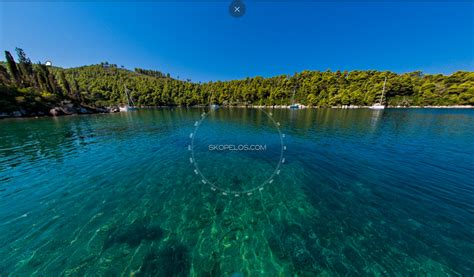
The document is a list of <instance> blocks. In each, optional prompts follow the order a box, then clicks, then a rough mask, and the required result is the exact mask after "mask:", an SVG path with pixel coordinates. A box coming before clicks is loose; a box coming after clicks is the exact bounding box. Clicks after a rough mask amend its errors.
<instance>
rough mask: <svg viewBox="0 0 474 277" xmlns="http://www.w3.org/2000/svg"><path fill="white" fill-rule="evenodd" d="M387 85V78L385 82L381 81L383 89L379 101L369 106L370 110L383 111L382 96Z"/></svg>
mask: <svg viewBox="0 0 474 277" xmlns="http://www.w3.org/2000/svg"><path fill="white" fill-rule="evenodd" d="M386 84H387V77H385V80H384V81H383V89H382V95H381V96H380V101H379V102H378V103H375V104H373V105H372V106H370V109H372V110H383V109H385V105H384V104H383V95H384V93H385V85H386Z"/></svg>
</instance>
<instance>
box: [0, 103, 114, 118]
mask: <svg viewBox="0 0 474 277" xmlns="http://www.w3.org/2000/svg"><path fill="white" fill-rule="evenodd" d="M119 111H120V110H119V107H118V106H111V107H89V106H85V105H79V104H74V103H71V102H69V101H63V102H61V103H60V104H59V105H57V106H55V107H53V108H51V109H49V110H43V111H29V110H27V109H24V108H19V109H18V110H15V111H11V112H2V111H0V119H2V118H23V117H44V116H63V115H80V114H97V113H114V112H119Z"/></svg>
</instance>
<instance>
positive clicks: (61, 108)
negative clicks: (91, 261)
mask: <svg viewBox="0 0 474 277" xmlns="http://www.w3.org/2000/svg"><path fill="white" fill-rule="evenodd" d="M180 107H181V106H141V107H139V108H142V109H160V108H180ZM204 107H207V106H204V105H196V106H192V107H191V108H204ZM222 107H224V108H257V109H288V108H290V106H288V105H273V106H261V105H236V106H228V105H227V106H222ZM181 108H183V107H181ZM368 108H370V106H352V105H342V106H331V107H316V106H304V105H300V109H368ZM387 108H390V109H472V108H474V106H473V105H453V106H387ZM116 112H120V109H119V106H110V107H89V106H85V105H78V104H73V103H70V102H63V103H61V104H60V105H58V106H56V107H53V108H51V109H50V110H49V111H48V112H44V111H37V112H30V111H26V110H25V109H22V108H20V109H18V110H16V111H12V112H1V111H0V119H2V118H24V117H45V116H53V117H54V116H63V115H81V114H98V113H116Z"/></svg>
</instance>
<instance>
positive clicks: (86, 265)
mask: <svg viewBox="0 0 474 277" xmlns="http://www.w3.org/2000/svg"><path fill="white" fill-rule="evenodd" d="M201 112H202V110H200V109H189V110H188V109H173V110H172V109H162V110H148V111H138V112H131V113H121V114H110V115H90V116H70V117H60V118H41V119H20V120H13V119H8V120H2V121H0V129H1V133H0V199H1V200H2V201H0V245H2V247H1V248H0V275H2V276H3V275H9V274H11V275H14V276H16V275H33V274H39V275H61V274H64V275H120V274H123V275H130V274H135V275H145V276H173V275H174V276H185V275H191V276H230V275H232V274H234V273H241V274H242V275H243V276H277V275H278V274H280V275H282V276H288V275H291V274H298V275H299V276H314V275H315V274H325V275H335V274H337V275H344V274H354V275H369V274H377V275H395V274H398V275H402V276H406V275H426V274H432V275H443V276H444V275H470V274H472V269H473V268H474V263H473V261H474V256H473V253H474V244H473V241H472V238H473V237H474V234H473V231H472V230H474V205H473V201H472V199H473V198H472V197H473V195H474V187H473V185H472V172H474V158H473V156H472V153H474V145H473V144H472V141H474V125H473V124H472V122H473V121H474V112H473V111H471V110H430V109H416V110H415V109H406V110H403V109H396V110H392V109H388V110H384V111H372V110H368V109H367V110H365V109H360V110H331V109H317V110H316V109H314V110H312V109H308V110H298V111H291V110H282V109H276V110H273V111H272V113H273V117H274V118H275V120H277V121H280V122H281V123H282V127H281V129H282V131H283V132H284V133H286V138H285V144H286V145H287V146H288V151H287V152H286V154H285V155H286V161H287V162H286V163H285V165H284V166H283V167H282V172H281V174H280V175H279V176H278V177H277V178H276V179H275V182H274V183H273V184H272V185H270V186H267V187H266V188H265V190H263V191H261V192H259V193H256V194H255V195H252V196H251V197H239V198H235V197H224V196H222V195H220V194H217V193H215V192H213V191H211V190H210V189H209V187H208V186H205V185H203V184H202V183H200V180H199V178H197V177H196V175H195V174H194V173H193V167H192V165H191V164H190V163H189V161H188V157H189V153H188V150H187V145H188V144H189V133H190V132H191V131H192V130H193V124H194V122H195V121H196V120H198V119H199V118H200V113H201ZM266 120H267V119H266V117H265V115H264V114H262V113H259V112H249V111H248V110H247V111H246V110H242V109H229V110H225V111H224V112H222V113H219V116H218V117H217V118H216V120H215V121H213V124H215V128H218V129H219V130H221V131H226V130H229V131H230V130H232V131H234V132H235V130H236V129H235V128H234V129H232V128H233V127H231V126H233V124H236V123H237V122H238V123H239V124H240V126H241V127H242V133H244V132H245V134H242V136H250V137H258V136H261V135H264V136H268V134H270V132H267V130H266V129H265V128H259V127H261V126H263V125H265V124H264V123H265V122H266ZM206 134H207V135H208V136H209V137H207V138H206V137H205V136H206ZM202 135H204V137H203V139H211V138H212V137H211V136H212V132H203V133H202ZM227 158H228V159H230V160H229V163H219V164H217V165H216V162H215V161H213V160H212V159H211V160H206V159H204V160H202V161H201V163H205V164H204V165H203V166H208V167H209V168H214V167H216V166H217V167H218V169H219V170H215V171H214V172H215V173H214V174H216V175H215V178H221V179H226V178H227V179H228V175H225V174H224V173H226V174H227V173H228V172H232V171H236V172H238V171H239V170H240V171H241V172H244V171H245V172H247V173H248V172H250V173H249V174H250V176H254V177H260V175H259V174H261V175H262V176H263V175H264V174H265V172H266V171H265V170H266V169H265V168H266V167H265V166H266V163H267V161H266V160H265V159H266V158H268V157H265V156H260V158H259V156H252V162H251V166H249V162H247V160H243V159H240V158H239V159H237V158H235V159H234V158H233V157H232V156H229V157H227ZM249 168H250V169H249ZM219 174H221V175H219ZM256 179H258V178H256ZM234 180H236V179H234ZM236 182H237V181H236ZM247 182H251V180H250V178H240V179H239V180H238V182H237V183H238V185H242V186H245V185H247Z"/></svg>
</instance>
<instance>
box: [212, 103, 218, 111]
mask: <svg viewBox="0 0 474 277" xmlns="http://www.w3.org/2000/svg"><path fill="white" fill-rule="evenodd" d="M210 108H211V110H217V109H219V105H217V104H211V105H210Z"/></svg>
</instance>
